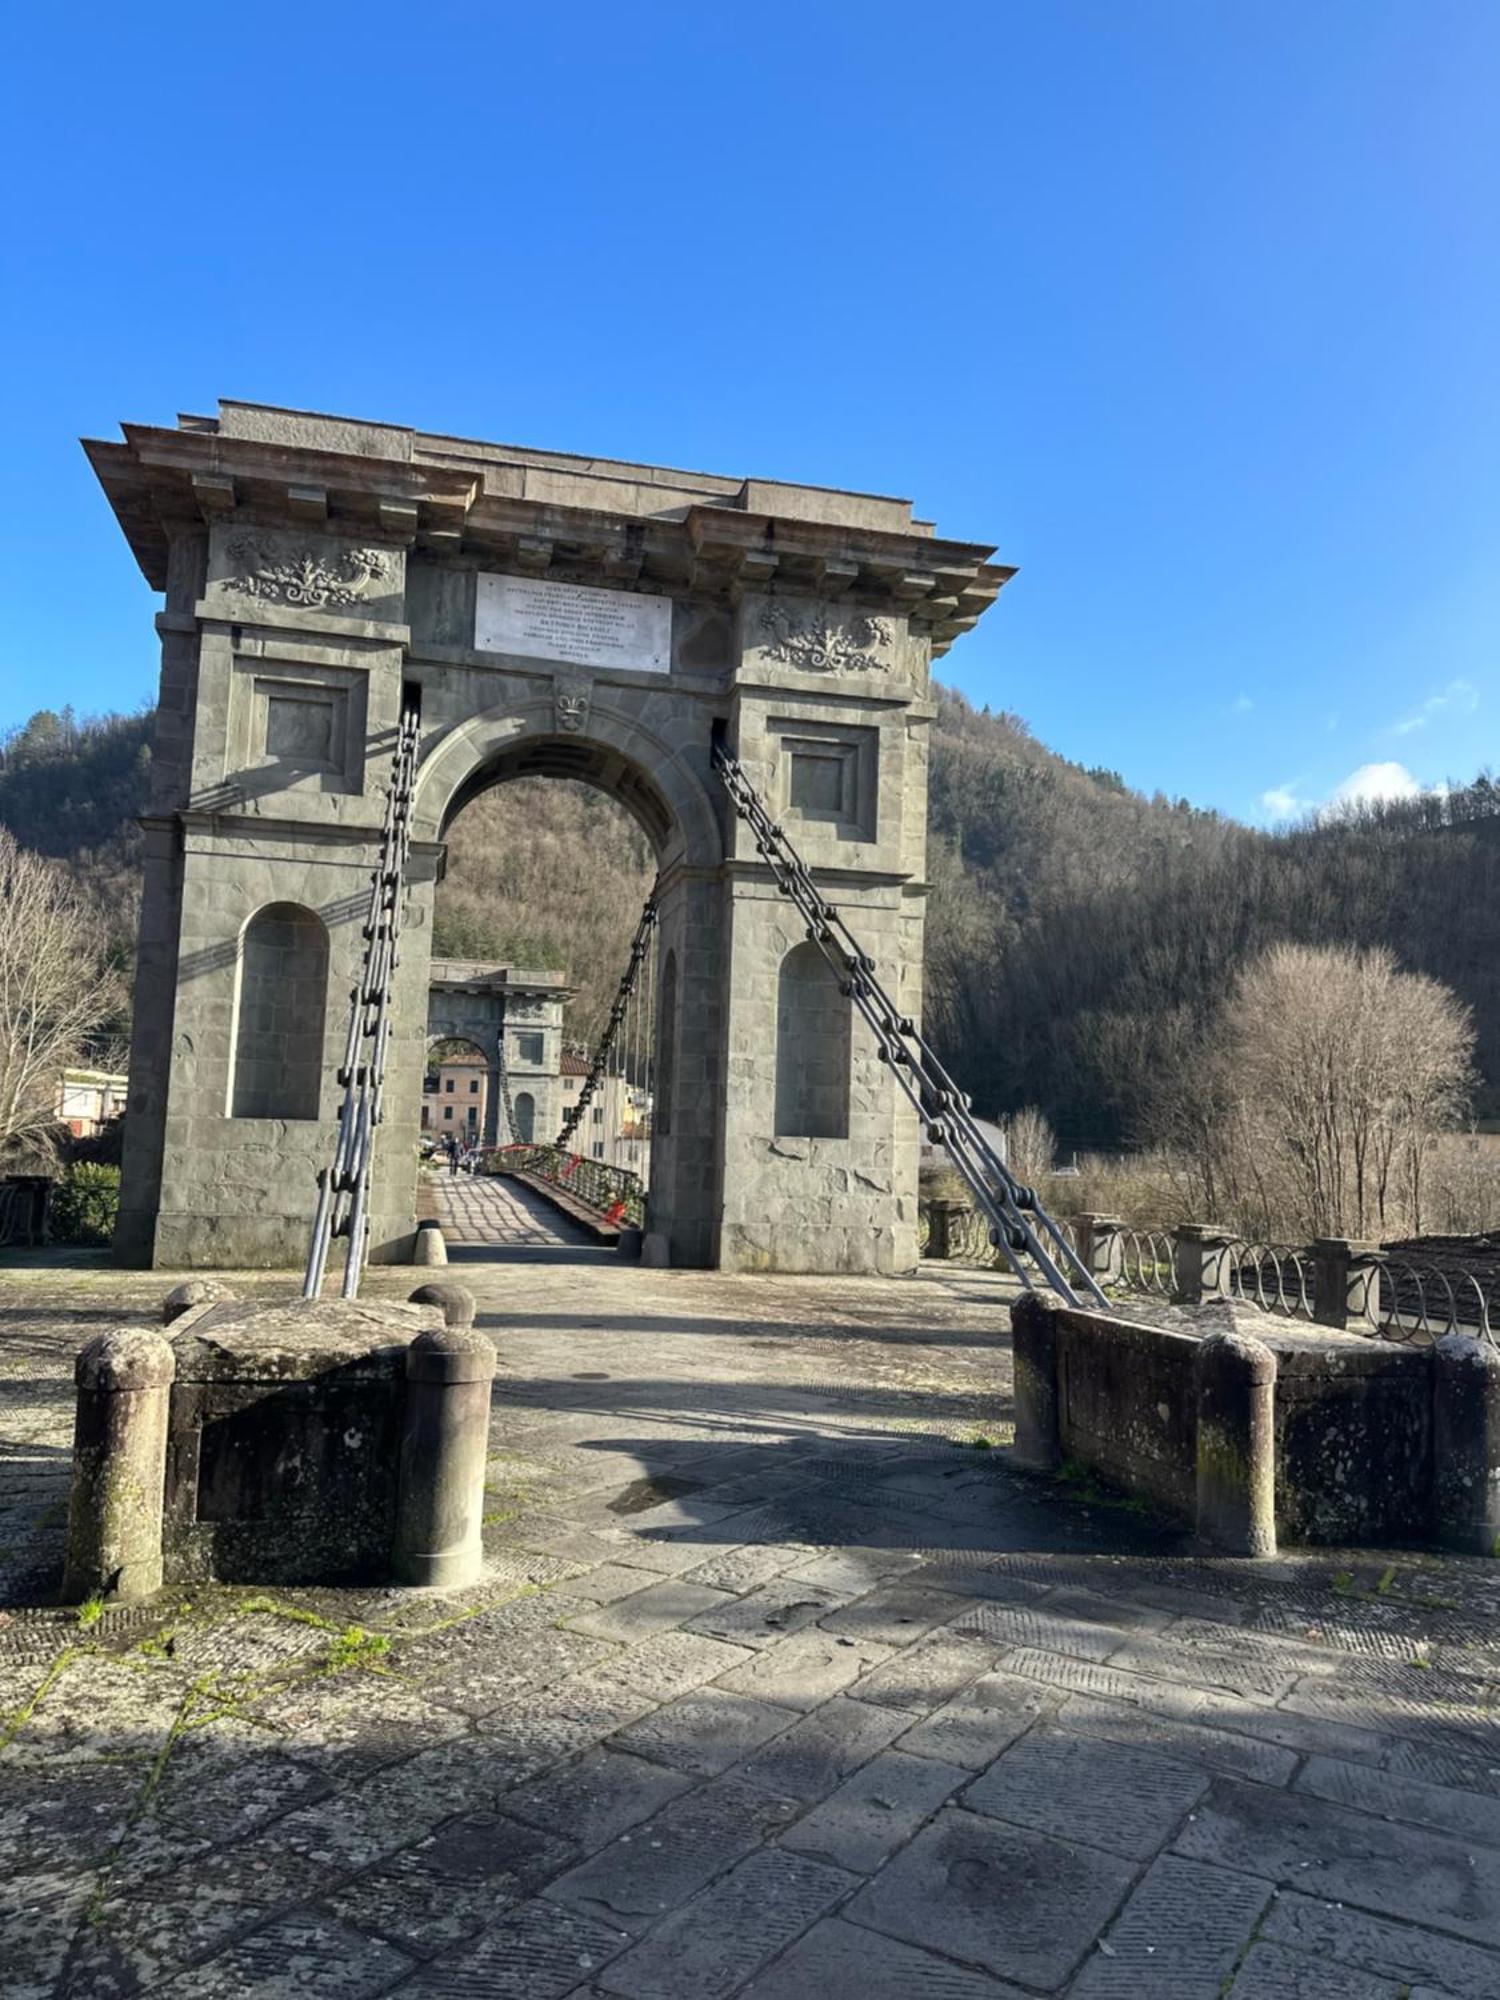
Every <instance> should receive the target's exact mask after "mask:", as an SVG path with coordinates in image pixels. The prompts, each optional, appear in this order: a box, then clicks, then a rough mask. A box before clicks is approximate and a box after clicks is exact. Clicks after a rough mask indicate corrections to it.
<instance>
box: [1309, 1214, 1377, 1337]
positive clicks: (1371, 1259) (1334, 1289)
mask: <svg viewBox="0 0 1500 2000" xmlns="http://www.w3.org/2000/svg"><path fill="white" fill-rule="evenodd" d="M1312 1258H1313V1318H1314V1319H1315V1320H1316V1321H1317V1323H1318V1325H1319V1326H1334V1327H1338V1328H1340V1329H1341V1330H1342V1329H1343V1328H1346V1327H1350V1326H1359V1327H1365V1326H1373V1325H1374V1324H1375V1322H1376V1320H1377V1319H1378V1318H1379V1316H1380V1267H1381V1265H1382V1264H1383V1263H1384V1262H1385V1256H1384V1253H1383V1252H1382V1250H1381V1248H1380V1245H1379V1244H1378V1243H1361V1242H1358V1241H1356V1240H1355V1239H1354V1238H1352V1237H1348V1236H1320V1237H1319V1238H1318V1239H1317V1241H1316V1242H1315V1243H1314V1244H1313V1246H1312Z"/></svg>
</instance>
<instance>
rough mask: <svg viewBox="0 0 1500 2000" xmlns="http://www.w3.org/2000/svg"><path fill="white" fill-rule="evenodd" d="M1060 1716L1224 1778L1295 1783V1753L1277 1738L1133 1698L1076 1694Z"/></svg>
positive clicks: (1076, 1727)
mask: <svg viewBox="0 0 1500 2000" xmlns="http://www.w3.org/2000/svg"><path fill="white" fill-rule="evenodd" d="M1057 1719H1058V1725H1059V1727H1060V1728H1063V1729H1065V1730H1068V1731H1070V1732H1071V1733H1072V1734H1074V1735H1078V1736H1100V1737H1103V1738H1104V1739H1105V1740H1106V1741H1108V1742H1110V1743H1127V1744H1130V1745H1132V1746H1134V1747H1135V1748H1137V1749H1141V1750H1156V1751H1159V1752H1160V1754H1161V1755H1162V1756H1163V1757H1178V1758H1180V1759H1181V1760H1182V1761H1183V1762H1184V1763H1187V1764H1193V1765H1198V1766H1201V1767H1202V1768H1203V1769H1204V1770H1206V1771H1214V1772H1217V1773H1218V1774H1219V1775H1220V1776H1222V1777H1228V1778H1248V1779H1249V1780H1250V1781H1251V1782H1252V1783H1254V1784H1258V1785H1286V1784H1290V1783H1291V1778H1292V1773H1293V1772H1294V1771H1295V1770H1296V1768H1297V1758H1296V1755H1295V1753H1294V1752H1293V1751H1291V1750H1283V1749H1282V1748H1280V1746H1279V1745H1277V1744H1275V1743H1261V1742H1258V1741H1257V1740H1256V1739H1255V1738H1253V1737H1248V1736H1232V1735H1231V1734H1230V1733H1229V1731H1228V1730H1225V1729H1205V1728H1203V1727H1202V1726H1201V1725H1200V1724H1198V1723H1194V1722H1178V1721H1176V1720H1174V1719H1173V1718H1171V1717H1169V1716H1160V1715H1153V1714H1152V1713H1151V1712H1150V1711H1149V1710H1148V1709H1143V1708H1136V1707H1133V1706H1132V1705H1131V1704H1130V1703H1129V1702H1123V1701H1097V1700H1095V1699H1094V1697H1093V1696H1092V1695H1085V1694H1079V1695H1072V1696H1070V1698H1069V1699H1068V1700H1067V1701H1065V1702H1064V1703H1063V1705H1062V1707H1061V1708H1060V1709H1059V1710H1058V1715H1057Z"/></svg>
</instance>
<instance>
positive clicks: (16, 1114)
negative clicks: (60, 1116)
mask: <svg viewBox="0 0 1500 2000" xmlns="http://www.w3.org/2000/svg"><path fill="white" fill-rule="evenodd" d="M116 999H117V995H116V993H115V990H114V984H113V982H112V980H111V978H110V977H109V975H108V974H107V972H106V970H105V966H104V952H103V947H102V943H101V939H100V932H99V927H98V925H97V924H96V923H95V922H94V921H93V920H92V919H91V917H90V915H89V913H88V912H87V910H86V909H85V908H84V906H83V905H82V904H81V903H80V901H79V900H78V897H77V896H76V894H75V892H74V890H73V888H72V885H71V883H70V880H69V877H68V874H67V872H66V870H65V869H64V868H63V867H61V866H60V865H59V864H58V863H56V862H53V861H47V860H44V859H43V857H42V856H41V855H39V854H32V853H30V852H29V851H28V850H27V849H26V848H24V847H21V846H19V845H18V843H17V842H16V840H15V838H14V836H13V835H11V834H10V833H8V832H7V831H6V830H5V829H4V828H3V827H0V1152H9V1151H12V1150H14V1149H15V1148H16V1147H17V1146H22V1145H26V1144H28V1143H34V1142H35V1141H37V1140H38V1139H40V1138H42V1137H43V1136H44V1134H45V1133H46V1132H47V1130H48V1128H49V1127H51V1126H52V1125H54V1124H55V1123H56V1120H57V1101H58V1085H59V1081H60V1078H61V1074H62V1071H63V1070H64V1069H65V1068H66V1067H67V1066H68V1065H69V1064H70V1063H75V1062H77V1061H79V1059H80V1058H81V1057H82V1056H84V1055H85V1054H86V1053H87V1052H88V1050H89V1046H90V1041H91V1038H92V1037H93V1036H94V1035H95V1034H97V1032H98V1031H99V1030H100V1029H101V1028H102V1027H103V1026H104V1024H105V1023H106V1022H107V1021H108V1019H109V1018H110V1015H111V1013H112V1011H113V1009H114V1006H115V1003H116Z"/></svg>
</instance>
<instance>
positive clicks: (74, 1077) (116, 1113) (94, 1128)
mask: <svg viewBox="0 0 1500 2000" xmlns="http://www.w3.org/2000/svg"><path fill="white" fill-rule="evenodd" d="M128 1082H129V1078H128V1077H123V1076H119V1075H117V1074H116V1073H115V1072H114V1071H113V1070H103V1069H65V1070H64V1071H63V1073H62V1076H61V1078H60V1079H59V1081H58V1093H57V1116H58V1120H59V1122H60V1123H61V1124H63V1125H66V1126H67V1128H68V1130H69V1131H70V1132H71V1133H72V1134H73V1137H74V1138H75V1139H92V1138H93V1137H94V1136H95V1134H96V1133H98V1132H102V1131H103V1129H104V1127H105V1126H106V1125H108V1124H110V1123H111V1122H112V1121H113V1120H114V1119H116V1118H119V1117H121V1116H122V1115H123V1113H124V1110H125V1090H126V1085H127V1084H128Z"/></svg>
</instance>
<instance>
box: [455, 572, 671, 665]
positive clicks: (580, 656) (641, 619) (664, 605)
mask: <svg viewBox="0 0 1500 2000" xmlns="http://www.w3.org/2000/svg"><path fill="white" fill-rule="evenodd" d="M474 644H475V646H476V648H477V649H478V650H479V651H480V652H483V653H519V654H522V655H523V656H524V657H525V658H527V659H532V660H566V661H568V662H570V663H571V664H574V665H577V666H583V667H625V668H627V669H629V670H630V671H631V672H633V673H639V674H666V673H670V672H671V670H672V601H671V599H670V598H667V597H645V596H642V595H641V593H640V592H639V591H631V590H593V589H591V588H590V587H589V586H588V585H587V584H582V583H544V582H541V581H536V582H533V581H532V580H531V579H530V578H527V577H519V576H489V575H484V574H481V576H480V578H479V589H478V592H477V595H476V598H475V604H474Z"/></svg>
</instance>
